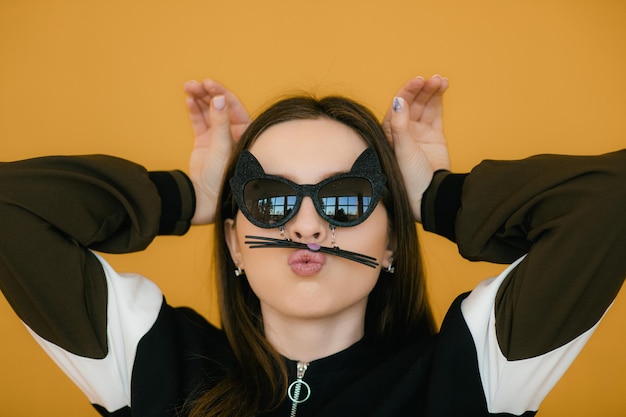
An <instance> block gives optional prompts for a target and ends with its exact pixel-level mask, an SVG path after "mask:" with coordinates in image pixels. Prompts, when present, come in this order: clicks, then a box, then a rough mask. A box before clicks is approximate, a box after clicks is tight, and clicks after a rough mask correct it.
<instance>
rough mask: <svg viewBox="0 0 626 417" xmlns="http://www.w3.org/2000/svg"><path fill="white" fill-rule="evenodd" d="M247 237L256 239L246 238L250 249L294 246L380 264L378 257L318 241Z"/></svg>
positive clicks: (365, 263)
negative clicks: (323, 244) (317, 242)
mask: <svg viewBox="0 0 626 417" xmlns="http://www.w3.org/2000/svg"><path fill="white" fill-rule="evenodd" d="M246 239H254V240H246V241H245V243H246V244H247V245H249V246H250V249H255V248H293V249H307V250H310V251H312V252H322V253H327V254H329V255H335V256H339V257H342V258H345V259H348V260H351V261H355V262H359V263H361V264H363V265H366V266H369V267H370V268H376V267H377V266H378V262H376V258H374V257H371V256H367V255H363V254H360V253H356V252H350V251H347V250H343V249H339V248H329V247H326V246H320V245H318V244H316V243H309V244H306V243H300V242H294V241H291V240H285V239H275V238H271V237H264V236H246Z"/></svg>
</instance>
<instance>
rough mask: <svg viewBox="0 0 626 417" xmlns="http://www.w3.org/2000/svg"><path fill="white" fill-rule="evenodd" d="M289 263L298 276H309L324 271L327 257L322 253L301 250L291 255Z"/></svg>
mask: <svg viewBox="0 0 626 417" xmlns="http://www.w3.org/2000/svg"><path fill="white" fill-rule="evenodd" d="M287 263H288V264H289V266H290V267H291V269H292V270H293V272H295V273H296V274H298V275H303V276H309V275H313V274H315V273H317V272H318V271H319V270H320V269H322V266H324V263H326V256H325V255H324V254H323V253H320V252H311V251H310V250H306V249H301V250H297V251H295V252H293V253H292V254H291V255H289V258H288V259H287Z"/></svg>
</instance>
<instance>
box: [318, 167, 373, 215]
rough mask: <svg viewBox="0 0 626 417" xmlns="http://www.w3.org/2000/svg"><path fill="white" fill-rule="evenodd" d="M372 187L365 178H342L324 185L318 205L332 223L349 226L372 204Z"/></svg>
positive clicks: (320, 191)
mask: <svg viewBox="0 0 626 417" xmlns="http://www.w3.org/2000/svg"><path fill="white" fill-rule="evenodd" d="M372 195H373V191H372V185H371V184H370V182H369V181H368V180H366V179H365V178H342V179H338V180H335V181H331V182H329V183H328V184H326V185H324V186H323V187H322V188H321V189H320V190H319V193H318V197H319V203H320V206H321V207H322V209H323V211H324V214H325V215H326V217H327V218H329V219H332V220H333V223H335V224H337V225H339V226H341V225H349V224H350V223H353V222H355V221H356V220H358V219H360V218H361V217H362V216H363V215H364V214H365V213H366V212H367V210H368V208H369V207H370V204H371V203H372Z"/></svg>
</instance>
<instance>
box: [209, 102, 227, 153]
mask: <svg viewBox="0 0 626 417" xmlns="http://www.w3.org/2000/svg"><path fill="white" fill-rule="evenodd" d="M209 119H210V123H211V129H212V130H213V132H212V133H213V134H212V136H213V138H214V139H213V140H215V141H219V142H226V143H228V144H230V142H231V138H230V119H229V115H228V108H227V107H226V98H225V97H224V96H223V95H218V96H215V97H213V99H212V100H211V109H210V111H209Z"/></svg>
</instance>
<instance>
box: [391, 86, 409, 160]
mask: <svg viewBox="0 0 626 417" xmlns="http://www.w3.org/2000/svg"><path fill="white" fill-rule="evenodd" d="M409 123H410V120H409V110H408V106H407V103H406V100H405V99H404V98H402V97H400V96H396V97H394V98H393V103H392V105H391V111H390V112H389V132H390V134H391V138H390V140H391V141H392V143H393V147H394V149H396V151H398V150H399V148H400V149H401V148H402V147H403V146H406V144H407V141H410V140H411V137H410V132H409Z"/></svg>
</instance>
